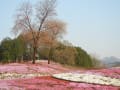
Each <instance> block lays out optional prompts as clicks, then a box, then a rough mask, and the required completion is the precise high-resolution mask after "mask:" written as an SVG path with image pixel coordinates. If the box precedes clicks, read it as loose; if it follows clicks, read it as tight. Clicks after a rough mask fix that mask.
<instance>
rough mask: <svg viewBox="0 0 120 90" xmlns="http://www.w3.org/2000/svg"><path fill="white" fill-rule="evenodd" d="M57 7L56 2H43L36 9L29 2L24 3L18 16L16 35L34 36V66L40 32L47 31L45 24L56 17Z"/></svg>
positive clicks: (51, 0)
mask: <svg viewBox="0 0 120 90" xmlns="http://www.w3.org/2000/svg"><path fill="white" fill-rule="evenodd" d="M55 6H56V0H43V1H41V2H39V3H38V4H37V5H36V8H35V9H33V8H32V5H31V4H30V3H29V2H27V3H23V5H22V6H21V7H20V9H18V12H17V14H16V20H15V25H14V27H13V31H14V32H15V33H16V32H17V33H18V32H19V33H26V32H30V33H31V35H32V41H33V44H32V47H33V62H32V63H33V64H35V55H36V53H37V49H38V42H39V38H40V32H41V31H43V30H44V29H45V27H44V23H45V22H46V21H47V20H49V19H51V18H52V17H53V16H55V15H56V10H55ZM36 32H37V33H36Z"/></svg>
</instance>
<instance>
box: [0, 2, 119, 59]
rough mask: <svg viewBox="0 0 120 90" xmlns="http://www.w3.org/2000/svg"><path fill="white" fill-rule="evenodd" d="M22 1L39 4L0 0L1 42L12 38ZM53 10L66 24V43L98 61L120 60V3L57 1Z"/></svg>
mask: <svg viewBox="0 0 120 90" xmlns="http://www.w3.org/2000/svg"><path fill="white" fill-rule="evenodd" d="M24 1H30V2H31V3H33V4H35V3H36V2H38V1H39V0H1V2H0V12H1V14H0V20H1V21H0V40H2V39H3V38H5V37H14V36H13V34H11V28H12V26H13V24H14V15H15V13H16V9H17V8H18V7H19V5H20V4H21V3H22V2H24ZM56 10H57V14H58V16H57V18H59V19H60V20H62V21H64V22H66V23H67V34H66V35H65V36H64V39H65V40H68V41H69V42H71V43H72V44H73V45H76V46H80V47H81V48H83V49H84V50H86V51H87V52H88V53H90V54H92V55H95V56H97V57H99V58H103V57H106V56H116V57H119V58H120V41H119V39H120V0H58V2H57V9H56Z"/></svg>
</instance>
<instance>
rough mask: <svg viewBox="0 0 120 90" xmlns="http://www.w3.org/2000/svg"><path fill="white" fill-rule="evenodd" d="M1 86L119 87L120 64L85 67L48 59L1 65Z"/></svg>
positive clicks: (54, 89) (25, 89) (2, 89)
mask: <svg viewBox="0 0 120 90" xmlns="http://www.w3.org/2000/svg"><path fill="white" fill-rule="evenodd" d="M0 90H120V68H110V69H100V70H83V69H76V68H69V67H65V66H62V65H60V64H57V63H53V62H52V63H51V64H50V65H48V64H47V61H41V62H39V63H37V64H35V65H33V64H30V63H23V64H19V63H13V64H6V65H0Z"/></svg>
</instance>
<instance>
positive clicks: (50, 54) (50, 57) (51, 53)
mask: <svg viewBox="0 0 120 90" xmlns="http://www.w3.org/2000/svg"><path fill="white" fill-rule="evenodd" d="M52 55H53V51H52V47H50V51H49V59H48V64H50V60H51V59H52Z"/></svg>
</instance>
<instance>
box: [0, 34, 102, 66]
mask: <svg viewBox="0 0 120 90" xmlns="http://www.w3.org/2000/svg"><path fill="white" fill-rule="evenodd" d="M53 44H54V47H52V49H50V47H49V44H48V43H47V44H46V43H43V44H40V45H39V48H38V50H37V55H36V60H37V59H38V60H41V59H43V60H48V59H50V60H51V61H54V62H58V63H61V64H64V65H71V66H78V67H87V68H89V67H95V66H97V65H99V64H100V63H99V61H98V60H96V59H94V58H92V57H91V56H90V55H89V54H88V53H87V52H86V51H85V50H83V49H82V48H80V47H75V46H73V45H72V44H70V43H69V42H68V41H58V40H57V41H54V42H53ZM33 53H34V51H33V48H31V46H30V43H29V42H28V41H26V40H25V39H24V37H23V36H18V37H17V38H14V39H11V38H5V39H3V40H2V42H1V44H0V62H1V63H13V62H28V61H31V60H33V56H32V54H33Z"/></svg>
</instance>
